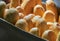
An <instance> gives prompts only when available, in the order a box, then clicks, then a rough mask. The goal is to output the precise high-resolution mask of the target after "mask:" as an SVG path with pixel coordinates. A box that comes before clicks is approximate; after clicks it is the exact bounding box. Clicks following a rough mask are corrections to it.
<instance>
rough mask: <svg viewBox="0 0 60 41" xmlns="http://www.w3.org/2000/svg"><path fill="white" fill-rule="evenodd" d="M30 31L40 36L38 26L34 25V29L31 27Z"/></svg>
mask: <svg viewBox="0 0 60 41" xmlns="http://www.w3.org/2000/svg"><path fill="white" fill-rule="evenodd" d="M29 33H31V34H33V35H36V36H39V30H38V28H37V27H33V28H32V29H30V31H29Z"/></svg>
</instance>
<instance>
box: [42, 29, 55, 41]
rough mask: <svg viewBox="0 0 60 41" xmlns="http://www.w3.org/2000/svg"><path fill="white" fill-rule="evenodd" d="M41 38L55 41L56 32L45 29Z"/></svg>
mask: <svg viewBox="0 0 60 41" xmlns="http://www.w3.org/2000/svg"><path fill="white" fill-rule="evenodd" d="M42 38H43V39H47V40H48V41H56V34H55V33H54V32H53V31H52V30H46V31H45V32H44V33H43V35H42Z"/></svg>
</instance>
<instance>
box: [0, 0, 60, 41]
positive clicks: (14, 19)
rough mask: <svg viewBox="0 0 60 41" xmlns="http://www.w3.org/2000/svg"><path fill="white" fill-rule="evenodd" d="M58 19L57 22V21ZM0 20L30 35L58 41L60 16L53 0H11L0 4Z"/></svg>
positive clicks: (49, 40)
mask: <svg viewBox="0 0 60 41" xmlns="http://www.w3.org/2000/svg"><path fill="white" fill-rule="evenodd" d="M58 17H59V20H58ZM0 18H3V19H5V20H6V21H8V22H10V23H11V24H13V25H15V26H16V27H17V28H18V29H22V30H24V31H26V32H28V33H31V34H32V35H35V36H38V37H41V38H43V39H47V40H48V41H57V40H58V41H59V37H58V36H59V35H60V34H59V32H60V16H59V15H58V12H57V7H56V5H55V3H54V1H53V0H47V1H46V3H44V2H42V0H11V1H10V3H8V4H6V3H5V2H3V1H1V2H0Z"/></svg>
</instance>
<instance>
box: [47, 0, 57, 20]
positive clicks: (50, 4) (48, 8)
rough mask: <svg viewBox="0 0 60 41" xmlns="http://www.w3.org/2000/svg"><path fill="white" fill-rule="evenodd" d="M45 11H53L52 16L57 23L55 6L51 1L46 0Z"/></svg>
mask: <svg viewBox="0 0 60 41" xmlns="http://www.w3.org/2000/svg"><path fill="white" fill-rule="evenodd" d="M46 10H51V11H53V12H54V14H55V18H56V21H57V16H58V13H57V8H56V5H55V3H54V1H53V0H47V1H46Z"/></svg>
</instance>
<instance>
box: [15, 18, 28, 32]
mask: <svg viewBox="0 0 60 41" xmlns="http://www.w3.org/2000/svg"><path fill="white" fill-rule="evenodd" d="M15 26H17V27H18V28H19V29H22V30H24V31H27V30H28V29H26V28H28V23H27V22H26V20H25V19H19V20H18V21H17V22H16V24H15Z"/></svg>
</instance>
